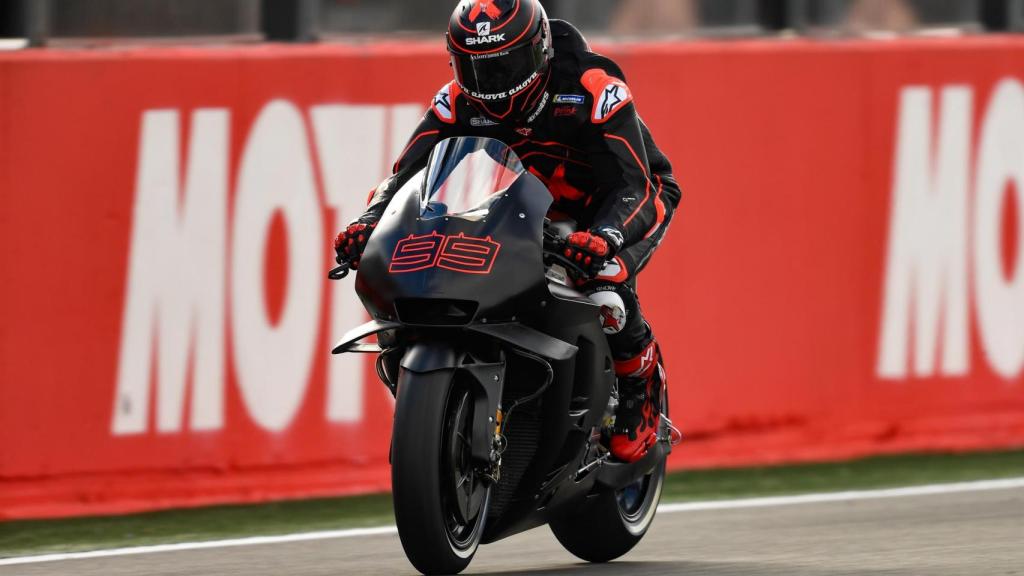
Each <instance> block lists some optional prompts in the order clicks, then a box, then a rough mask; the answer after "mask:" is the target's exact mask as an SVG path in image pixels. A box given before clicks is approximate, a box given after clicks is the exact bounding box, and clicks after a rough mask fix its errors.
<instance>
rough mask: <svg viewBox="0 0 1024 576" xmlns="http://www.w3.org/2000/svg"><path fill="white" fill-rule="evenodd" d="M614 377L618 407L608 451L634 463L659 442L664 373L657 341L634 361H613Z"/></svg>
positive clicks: (620, 458) (648, 346)
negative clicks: (616, 378)
mask: <svg viewBox="0 0 1024 576" xmlns="http://www.w3.org/2000/svg"><path fill="white" fill-rule="evenodd" d="M615 374H616V376H618V386H619V406H618V409H617V410H616V411H615V426H614V427H613V428H612V437H611V442H609V446H608V448H609V450H611V453H612V456H615V457H616V458H618V459H619V460H622V461H623V462H636V461H637V460H639V459H641V458H643V457H644V455H645V454H647V450H649V449H650V448H651V446H654V444H655V443H656V442H657V441H658V425H659V424H660V423H661V389H662V388H661V387H662V386H664V385H665V369H664V368H663V367H662V365H661V351H660V350H659V349H658V343H657V341H652V342H651V343H650V344H648V345H647V347H646V348H644V350H643V352H641V353H640V354H639V355H638V356H636V357H635V358H631V359H629V360H622V361H616V362H615Z"/></svg>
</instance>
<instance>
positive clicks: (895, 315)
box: [878, 86, 971, 378]
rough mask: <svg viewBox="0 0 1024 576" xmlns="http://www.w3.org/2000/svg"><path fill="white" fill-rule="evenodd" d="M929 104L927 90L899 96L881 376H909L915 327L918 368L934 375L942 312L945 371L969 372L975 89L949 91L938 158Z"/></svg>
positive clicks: (916, 370)
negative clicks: (969, 201)
mask: <svg viewBox="0 0 1024 576" xmlns="http://www.w3.org/2000/svg"><path fill="white" fill-rule="evenodd" d="M931 102H932V93H931V90H929V89H928V88H907V89H905V90H904V91H903V94H902V95H901V98H900V117H899V125H898V128H897V136H896V162H895V166H896V168H895V175H894V178H893V200H892V215H891V217H890V228H889V256H888V260H887V269H886V274H885V304H884V309H883V313H882V318H883V320H882V338H881V353H880V355H879V364H878V373H879V375H880V376H882V377H889V378H900V377H903V376H904V375H905V374H906V370H907V349H908V347H909V344H910V338H909V335H910V334H909V333H910V329H911V327H913V328H914V338H913V341H914V344H915V346H914V374H915V375H917V376H930V375H932V374H933V373H934V371H935V356H936V348H937V347H938V343H939V318H940V317H941V318H942V319H943V323H944V325H943V332H944V334H943V336H944V338H943V341H942V344H943V345H942V352H943V354H942V373H943V374H947V375H959V374H964V373H966V371H967V363H968V359H967V348H968V346H967V274H966V265H967V174H968V144H969V142H970V114H971V92H970V89H969V88H965V87H960V86H957V87H950V88H946V89H945V90H943V92H942V106H941V115H940V120H939V132H938V135H937V138H938V146H936V150H937V151H938V152H937V154H938V158H937V159H934V161H933V158H932V155H931V150H932V139H933V136H932V130H931V124H932V122H931V118H932V105H931Z"/></svg>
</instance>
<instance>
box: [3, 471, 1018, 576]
mask: <svg viewBox="0 0 1024 576" xmlns="http://www.w3.org/2000/svg"><path fill="white" fill-rule="evenodd" d="M1014 488H1024V478H1007V479H1004V480H978V481H974V482H957V483H952V484H927V485H924V486H911V487H907V488H885V489H880V490H854V491H848V492H824V493H819V494H800V495H796V496H772V497H767V498H742V499H739V500H717V501H715V500H712V501H707V502H681V503H678V504H662V505H661V506H658V513H659V514H673V513H677V512H699V511H704V510H730V509H739V508H764V507H768V506H790V505H795V504H819V503H825V502H852V501H855V500H874V499H879V498H903V497H908V496H931V495H936V494H956V493H960V492H987V491H989V490H1009V489H1014ZM397 533H398V529H397V528H395V527H394V526H381V527H378V528H355V529H351V530H325V531H322V532H304V533H299V534H285V535H281V536H253V537H250V538H234V539H230V540H211V541H209V542H182V543H180V544H159V545H156V546H136V547H132V548H113V549H110V550H94V551H91V552H69V553H64V554H42V555H37V556H20V557H15V558H0V566H15V565H19V564H36V563H40V562H56V561H61V560H88V559H93V558H109V557H112V556H133V555H136V554H156V553H159V552H181V551H185V550H208V549H212V548H234V547H238V546H261V545H266V544H284V543H288V542H309V541H313V540H333V539H338V538H361V537H365V536H387V535H391V534H397Z"/></svg>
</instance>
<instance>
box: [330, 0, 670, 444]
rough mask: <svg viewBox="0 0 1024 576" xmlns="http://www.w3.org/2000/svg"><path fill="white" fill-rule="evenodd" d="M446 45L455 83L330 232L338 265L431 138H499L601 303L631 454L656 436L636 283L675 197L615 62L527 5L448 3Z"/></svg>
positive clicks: (615, 439)
mask: <svg viewBox="0 0 1024 576" xmlns="http://www.w3.org/2000/svg"><path fill="white" fill-rule="evenodd" d="M447 39H448V52H449V53H450V55H451V66H452V69H453V71H454V73H455V80H454V81H453V82H450V83H448V84H447V85H445V86H444V87H442V88H441V90H440V91H439V92H438V93H437V95H436V96H435V97H434V100H433V102H432V105H431V107H430V110H428V111H427V113H426V114H425V115H424V117H423V120H422V122H421V123H420V125H419V127H418V128H417V129H416V132H415V133H414V134H413V135H412V138H410V140H409V144H408V145H407V146H406V148H405V150H404V151H403V152H402V154H401V156H399V158H398V161H397V162H396V163H395V165H394V170H393V172H394V173H393V175H392V176H391V177H390V178H388V179H387V180H385V181H384V182H383V183H381V184H380V186H378V187H377V188H376V190H375V191H374V192H373V193H372V196H371V199H370V204H369V207H368V208H367V210H366V213H364V214H363V215H362V216H360V217H359V218H358V219H357V220H356V221H355V222H353V223H352V224H351V225H349V227H348V228H347V229H346V230H345V231H343V232H341V233H340V234H339V235H338V238H337V239H336V240H335V249H336V251H337V253H338V261H339V263H340V262H348V263H350V264H351V265H352V267H353V268H355V267H358V265H359V257H360V255H361V253H362V250H363V248H364V247H365V246H366V242H367V240H368V238H369V236H370V234H371V233H372V231H373V228H374V227H375V226H376V225H377V222H378V220H380V218H381V216H382V215H383V213H384V209H385V207H386V206H387V204H388V202H390V200H391V198H392V197H393V196H394V195H395V193H396V192H397V191H398V189H399V188H401V187H402V185H403V184H405V182H406V181H407V180H408V179H409V178H411V177H412V176H413V175H415V174H416V173H418V172H419V171H420V170H421V169H422V168H423V167H424V166H425V164H426V161H427V157H428V155H429V153H430V151H431V149H432V148H433V147H434V145H435V144H436V143H438V142H440V141H441V140H443V139H445V138H450V137H454V136H482V137H488V138H494V139H497V140H501V141H503V142H506V143H507V144H509V145H510V146H511V147H512V148H513V149H514V150H515V152H516V153H517V154H518V156H519V158H520V159H521V160H522V162H523V165H524V166H525V167H526V168H527V169H528V170H529V171H530V172H531V173H533V174H534V175H536V176H537V177H538V178H540V180H542V181H543V182H544V183H545V184H546V185H547V186H548V188H549V189H550V190H551V194H552V195H553V196H554V204H553V205H552V208H551V211H550V213H549V217H550V218H551V219H552V220H572V221H574V222H575V223H576V225H577V227H578V230H579V231H578V232H575V233H573V234H571V235H570V236H569V237H568V239H567V247H566V253H565V255H566V256H568V257H569V258H571V259H573V260H575V261H576V262H577V263H578V264H579V265H580V267H581V268H582V269H584V270H585V271H586V273H587V281H586V283H585V284H584V286H583V287H584V289H585V290H586V291H587V292H588V293H590V294H591V298H593V299H594V300H595V301H597V302H598V303H599V304H601V305H602V317H603V320H604V331H605V333H606V334H607V335H608V342H609V344H610V346H611V349H612V353H613V355H614V357H615V360H616V362H615V370H616V373H617V375H618V377H619V378H618V390H619V406H618V409H617V412H616V420H615V428H614V430H613V435H612V437H611V442H610V446H609V449H610V450H611V452H612V454H613V455H614V456H615V457H617V458H619V459H621V460H624V461H628V462H632V461H635V460H638V459H639V458H641V457H642V456H643V455H644V454H645V453H646V452H647V449H648V448H649V447H650V446H652V445H653V444H654V442H655V440H656V435H655V432H656V430H657V425H658V421H659V418H660V398H661V389H662V386H664V385H665V382H666V379H665V371H664V368H663V366H662V363H661V353H660V350H659V348H658V344H657V341H656V340H655V339H654V334H653V333H652V331H651V328H650V326H649V325H648V323H647V322H646V320H644V318H643V314H642V313H641V311H640V304H639V302H638V300H637V295H636V276H637V274H638V273H639V272H640V271H641V270H643V268H644V266H645V265H646V264H647V262H648V261H649V260H650V258H651V256H652V254H653V253H654V251H655V250H656V249H657V247H658V245H659V244H660V243H661V240H662V238H664V235H665V232H666V231H667V229H668V225H669V222H670V221H671V218H672V213H673V211H674V210H675V208H676V205H677V204H678V203H679V198H680V191H679V186H678V185H677V184H676V180H675V178H674V177H673V176H672V166H671V165H670V163H669V161H668V159H667V158H666V157H665V155H664V154H662V153H661V151H660V150H659V149H658V148H657V146H655V144H654V140H653V138H652V137H651V133H650V131H649V130H648V129H647V126H646V125H645V124H644V123H643V121H642V120H641V119H640V117H639V116H638V115H637V111H636V107H635V105H634V103H633V96H632V94H631V93H630V90H629V87H628V86H627V85H626V82H625V76H624V75H623V73H622V71H621V70H620V69H619V67H618V66H617V65H616V64H615V63H614V62H612V61H611V60H609V59H608V58H605V57H604V56H601V55H598V54H595V53H593V52H591V51H590V47H589V46H588V45H587V42H586V40H585V39H584V38H583V36H582V35H581V34H580V32H579V31H578V30H576V29H575V28H574V27H573V26H572V25H571V24H569V23H567V22H564V21H561V20H552V21H550V22H549V20H548V18H547V15H546V14H545V12H544V8H543V7H542V6H541V4H540V2H539V0H461V2H459V5H458V6H457V7H456V9H455V12H454V13H453V14H452V17H451V22H450V23H449V25H448V34H447Z"/></svg>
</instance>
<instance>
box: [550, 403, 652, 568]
mask: <svg viewBox="0 0 1024 576" xmlns="http://www.w3.org/2000/svg"><path fill="white" fill-rule="evenodd" d="M662 390H663V395H662V404H661V405H662V406H663V407H664V408H663V410H664V413H665V415H666V416H667V415H668V391H667V390H665V387H662ZM664 484H665V460H662V461H661V462H660V463H659V464H658V465H657V466H656V467H655V468H654V470H652V471H651V473H650V474H648V475H646V476H644V477H643V478H641V479H640V480H637V481H636V482H635V483H633V484H631V485H629V486H627V487H626V488H623V489H622V490H615V491H605V492H602V493H600V494H598V495H597V496H593V497H591V498H590V499H589V500H587V501H586V502H585V503H584V504H583V505H582V506H581V507H580V509H579V510H576V511H574V513H572V514H570V515H566V516H564V517H562V518H559V519H556V520H553V521H552V522H551V531H552V532H554V534H555V538H557V539H558V542H559V543H560V544H561V545H562V546H563V547H564V548H565V549H566V550H568V551H569V552H570V553H571V554H572V555H574V556H576V557H577V558H579V559H581V560H586V561H587V562H610V561H612V560H615V559H616V558H619V557H621V556H622V555H624V554H626V553H627V552H629V551H630V550H632V549H633V547H634V546H636V545H637V544H639V543H640V540H642V539H643V537H644V535H645V534H647V530H648V529H649V528H650V527H651V523H652V522H653V521H654V515H655V513H656V512H657V510H658V503H659V502H660V501H661V490H662V488H663V486H664Z"/></svg>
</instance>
